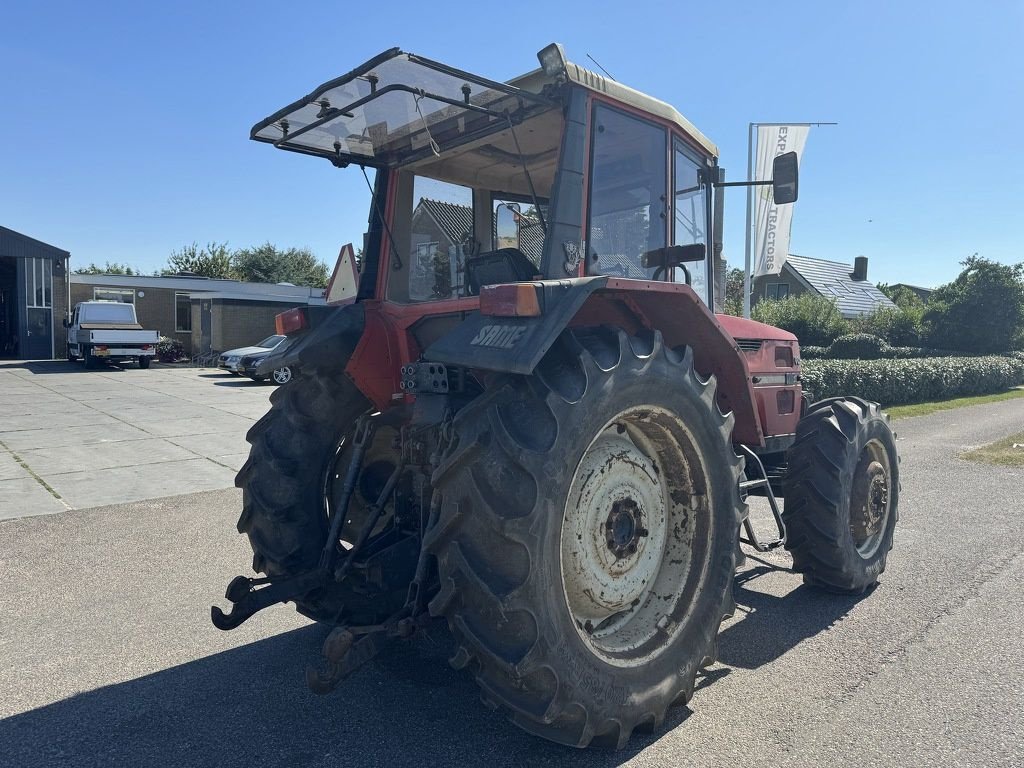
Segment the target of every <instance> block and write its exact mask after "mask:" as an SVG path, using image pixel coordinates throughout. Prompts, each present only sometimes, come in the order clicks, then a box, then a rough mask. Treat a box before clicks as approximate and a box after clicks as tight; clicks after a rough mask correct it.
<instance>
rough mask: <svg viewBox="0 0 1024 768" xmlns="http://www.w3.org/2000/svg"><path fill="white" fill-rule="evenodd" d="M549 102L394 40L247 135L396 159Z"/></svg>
mask: <svg viewBox="0 0 1024 768" xmlns="http://www.w3.org/2000/svg"><path fill="white" fill-rule="evenodd" d="M554 106H555V104H554V103H553V102H551V101H549V100H548V99H546V98H544V97H542V96H540V95H538V94H535V93H530V92H529V91H526V90H523V89H521V88H519V87H516V86H514V85H509V84H506V83H498V82H494V81H492V80H487V79H485V78H482V77H479V76H477V75H472V74H469V73H468V72H462V71H460V70H457V69H453V68H451V67H448V66H445V65H444V64H440V63H438V62H435V61H431V60H430V59H425V58H423V57H421V56H417V55H415V54H412V53H404V52H402V51H400V50H399V49H398V48H392V49H391V50H389V51H385V52H384V53H382V54H380V55H379V56H376V57H374V58H372V59H370V60H369V61H368V62H366V63H365V64H363V65H362V66H360V67H357V68H356V69H354V70H352V71H351V72H349V73H348V74H346V75H342V76H341V77H338V78H335V79H334V80H331V81H329V82H327V83H324V84H323V85H321V86H320V87H319V88H317V89H316V90H315V91H313V92H312V93H310V94H309V95H308V96H304V97H303V98H301V99H299V100H298V101H296V102H294V103H292V104H289V105H288V106H287V107H285V108H284V109H281V110H279V111H277V112H275V113H274V114H273V115H271V116H270V117H268V118H267V119H265V120H263V121H261V122H259V123H257V124H256V125H255V126H253V129H252V132H251V134H250V136H251V138H253V139H255V140H256V141H263V142H267V143H270V144H273V145H274V146H276V147H279V148H281V149H288V150H292V151H295V152H301V153H304V154H310V155H317V156H321V157H327V158H328V159H330V160H332V161H333V162H334V163H335V164H337V165H346V164H348V163H358V164H361V165H369V166H374V167H378V168H383V167H395V166H399V165H405V164H407V163H410V162H413V161H415V160H417V159H420V158H423V157H427V156H430V155H434V154H437V153H439V152H443V151H445V150H447V149H450V148H453V147H456V146H459V145H461V144H464V143H466V142H468V141H472V140H473V139H475V138H479V137H481V136H485V135H488V134H490V133H492V132H495V131H500V130H502V129H504V128H507V127H508V125H509V121H510V120H511V121H512V122H513V123H519V122H522V121H523V120H525V119H527V118H529V117H531V116H533V115H535V114H539V113H541V112H544V111H547V110H549V109H551V108H552V107H554Z"/></svg>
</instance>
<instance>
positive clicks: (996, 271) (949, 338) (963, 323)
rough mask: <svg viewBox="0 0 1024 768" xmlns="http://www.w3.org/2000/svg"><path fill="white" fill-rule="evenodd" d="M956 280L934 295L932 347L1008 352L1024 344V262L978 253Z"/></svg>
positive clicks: (931, 305)
mask: <svg viewBox="0 0 1024 768" xmlns="http://www.w3.org/2000/svg"><path fill="white" fill-rule="evenodd" d="M961 263H962V264H963V265H964V270H963V271H962V272H961V273H960V274H959V275H958V276H957V278H956V279H955V280H954V281H953V282H951V283H947V284H946V285H943V286H940V287H939V288H937V289H936V290H935V293H933V294H932V296H931V300H930V301H929V302H928V309H927V311H926V312H925V314H924V320H925V323H926V324H927V326H928V331H929V335H930V339H931V345H932V346H933V347H940V348H942V349H955V350H960V351H963V352H1008V351H1010V350H1012V349H1014V348H1015V347H1017V348H1019V347H1020V346H1021V345H1024V263H1021V264H1014V265H1011V264H1000V263H999V262H996V261H991V260H989V259H985V258H982V257H979V256H978V255H977V254H975V255H973V256H971V257H969V258H968V259H967V260H966V261H963V262H961Z"/></svg>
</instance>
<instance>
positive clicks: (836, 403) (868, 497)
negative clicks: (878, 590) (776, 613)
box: [782, 397, 900, 594]
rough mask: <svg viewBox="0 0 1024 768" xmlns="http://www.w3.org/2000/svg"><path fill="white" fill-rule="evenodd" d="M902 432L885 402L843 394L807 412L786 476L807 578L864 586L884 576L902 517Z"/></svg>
mask: <svg viewBox="0 0 1024 768" xmlns="http://www.w3.org/2000/svg"><path fill="white" fill-rule="evenodd" d="M899 494H900V466H899V457H898V455H897V453H896V436H895V434H894V433H893V431H892V429H891V427H890V426H889V417H888V416H887V415H886V414H885V413H883V412H882V410H881V408H880V407H879V405H878V403H872V402H868V401H866V400H861V399H860V398H855V397H846V398H842V397H837V398H831V399H828V400H822V401H821V402H818V403H815V404H813V405H812V406H811V407H810V408H809V409H808V410H807V413H806V414H805V415H804V417H803V418H802V419H801V420H800V423H799V424H798V425H797V430H796V442H795V443H794V444H793V447H792V448H791V449H790V453H789V470H788V474H787V477H786V483H785V506H784V508H783V513H782V517H783V520H784V521H785V523H786V534H787V541H786V548H787V549H788V550H789V551H790V554H792V556H793V569H794V570H795V571H797V572H798V573H802V574H803V575H804V581H805V582H807V583H808V584H810V585H813V586H816V587H820V588H822V589H825V590H828V591H831V592H841V593H847V594H860V593H862V592H864V591H865V590H866V589H868V588H869V587H871V586H872V585H874V584H875V583H876V582H877V581H878V577H879V575H880V574H881V573H882V572H883V571H884V570H885V565H886V558H887V557H888V554H889V550H891V549H892V541H893V533H894V531H895V528H896V520H897V519H898V517H899Z"/></svg>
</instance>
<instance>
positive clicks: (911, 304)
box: [878, 283, 924, 310]
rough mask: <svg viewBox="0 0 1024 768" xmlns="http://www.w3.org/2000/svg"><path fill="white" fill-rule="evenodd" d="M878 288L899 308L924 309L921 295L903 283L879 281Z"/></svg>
mask: <svg viewBox="0 0 1024 768" xmlns="http://www.w3.org/2000/svg"><path fill="white" fill-rule="evenodd" d="M878 290H880V291H881V292H882V293H884V294H885V295H886V296H888V297H889V300H890V301H892V303H893V304H895V305H896V306H897V307H899V308H900V309H914V310H917V309H920V310H923V309H924V302H923V301H921V297H920V296H918V295H917V294H916V293H914V292H913V291H912V290H910V289H909V288H907V287H906V286H905V285H889V284H888V283H879V284H878Z"/></svg>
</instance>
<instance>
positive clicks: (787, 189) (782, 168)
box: [772, 152, 800, 205]
mask: <svg viewBox="0 0 1024 768" xmlns="http://www.w3.org/2000/svg"><path fill="white" fill-rule="evenodd" d="M799 187H800V169H799V167H798V165H797V159H796V152H786V153H785V154H782V155H778V156H777V157H776V158H775V162H774V163H772V195H774V197H775V204H776V205H785V204H786V203H795V202H796V198H797V193H798V192H799Z"/></svg>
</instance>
